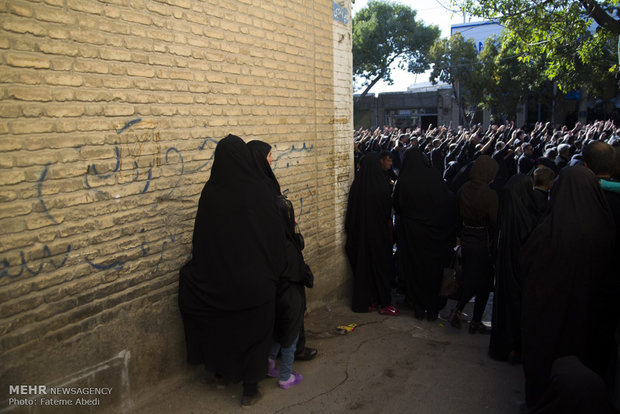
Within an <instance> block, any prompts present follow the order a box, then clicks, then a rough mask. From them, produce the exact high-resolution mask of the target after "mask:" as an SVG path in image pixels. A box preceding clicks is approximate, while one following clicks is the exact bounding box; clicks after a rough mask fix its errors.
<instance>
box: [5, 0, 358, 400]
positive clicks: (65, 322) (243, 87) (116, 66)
mask: <svg viewBox="0 0 620 414" xmlns="http://www.w3.org/2000/svg"><path fill="white" fill-rule="evenodd" d="M0 15H1V20H0V21H1V26H0V31H1V35H0V62H1V65H0V88H1V93H2V95H1V103H0V117H1V118H2V122H0V134H1V136H0V150H1V151H2V155H3V156H2V157H0V201H1V204H0V235H1V237H2V238H1V242H0V312H1V313H0V315H1V316H0V332H2V335H1V336H0V356H1V359H2V364H1V366H0V382H1V383H2V384H5V385H15V387H17V385H19V384H22V385H23V384H26V385H29V386H31V385H32V386H35V385H36V386H39V385H41V386H44V387H47V389H51V388H53V387H82V386H90V387H111V388H112V389H113V391H112V392H111V394H109V395H103V396H102V397H101V398H100V404H99V405H98V406H96V407H92V409H93V410H94V411H95V412H96V411H98V410H105V409H112V410H113V411H114V412H130V411H131V408H132V404H133V401H134V400H135V397H136V395H138V394H139V393H140V392H141V391H142V390H144V389H146V388H148V387H149V386H152V385H153V384H155V383H157V382H158V381H160V380H162V379H165V378H169V377H171V376H174V375H178V374H182V373H183V372H184V370H186V369H187V367H186V364H185V349H184V338H183V328H182V324H181V319H180V315H179V312H178V307H177V303H176V295H177V285H178V283H177V282H178V272H179V269H180V267H181V266H182V265H183V264H184V263H185V262H186V261H187V260H188V258H189V254H190V251H191V237H192V231H193V223H194V216H195V213H196V208H197V203H198V198H199V195H200V191H201V189H202V187H203V185H204V183H205V182H206V180H207V179H208V177H209V171H210V166H211V163H212V161H213V151H214V148H215V145H216V144H217V142H218V140H220V139H221V138H223V137H224V136H226V135H227V134H229V133H232V134H235V135H239V136H241V137H243V138H244V139H245V140H246V141H247V140H251V139H261V140H264V141H267V142H269V143H271V144H272V146H273V148H274V150H273V152H274V156H275V158H276V163H275V166H274V171H275V174H276V176H277V177H278V178H279V180H280V182H281V184H282V188H283V190H284V191H285V192H286V194H287V195H288V197H289V199H291V200H292V201H293V203H294V206H295V210H296V214H297V216H298V219H299V224H300V227H301V230H302V232H303V233H304V235H305V237H306V245H307V247H306V251H305V255H306V259H307V261H308V262H309V264H310V265H311V267H312V269H313V271H314V273H315V276H316V287H315V288H314V289H313V290H310V291H309V307H310V309H312V308H313V307H317V306H320V305H321V304H323V303H325V302H328V301H330V300H332V299H334V298H336V297H338V296H339V295H341V294H342V292H343V290H344V288H345V286H346V285H347V272H348V270H347V269H348V268H347V265H346V259H345V258H344V255H343V252H342V250H343V249H342V245H343V235H342V222H343V216H344V210H345V203H346V194H347V191H348V188H349V184H350V182H351V180H352V166H353V161H352V145H351V131H352V127H353V112H352V85H351V78H352V56H351V18H350V2H349V1H348V0H347V1H340V2H332V1H330V0H321V1H309V0H287V1H284V0H273V1H263V0H239V1H237V0H234V1H233V0H211V1H199V0H170V1H166V2H161V1H155V0H131V1H130V0H119V1H110V2H108V1H98V2H95V1H83V0H46V1H43V2H34V1H33V2H31V1H20V0H9V1H6V2H3V3H2V6H0ZM231 248H233V246H231ZM240 260H242V257H241V258H240ZM15 387H3V388H2V389H0V404H2V405H1V406H0V410H1V409H6V410H8V412H13V411H15V412H21V411H19V410H22V409H23V407H18V406H15V405H8V400H9V398H10V397H15V395H13V394H15V393H16V392H17V393H18V390H19V388H15ZM40 390H41V389H39V388H37V389H35V391H34V393H27V395H26V396H25V397H34V396H36V395H37V393H38V392H39V391H40ZM18 394H19V393H18ZM19 396H20V397H24V395H19ZM28 412H37V411H36V408H35V411H28ZM67 412H69V411H67Z"/></svg>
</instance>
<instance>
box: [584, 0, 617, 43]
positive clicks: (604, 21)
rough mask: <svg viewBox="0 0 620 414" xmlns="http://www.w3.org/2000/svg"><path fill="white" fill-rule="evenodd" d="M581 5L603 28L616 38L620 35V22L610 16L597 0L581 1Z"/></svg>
mask: <svg viewBox="0 0 620 414" xmlns="http://www.w3.org/2000/svg"><path fill="white" fill-rule="evenodd" d="M579 3H581V5H582V6H583V7H584V8H585V9H586V13H588V15H589V16H590V17H592V18H593V19H594V21H595V22H596V23H598V24H599V25H600V26H601V27H602V28H604V29H605V30H608V31H610V32H611V33H613V34H615V35H616V36H618V35H620V20H616V19H614V18H613V17H612V16H610V15H609V14H608V13H607V12H606V11H605V10H603V8H602V7H601V5H600V4H598V3H597V2H596V1H595V0H579Z"/></svg>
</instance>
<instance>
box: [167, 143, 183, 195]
mask: <svg viewBox="0 0 620 414" xmlns="http://www.w3.org/2000/svg"><path fill="white" fill-rule="evenodd" d="M170 154H176V156H177V157H179V164H180V165H181V169H180V171H179V174H178V176H179V177H178V178H177V180H176V182H175V183H174V185H173V186H172V188H171V189H170V191H169V192H168V194H167V196H168V197H170V196H171V195H172V192H173V191H174V190H175V189H176V188H177V186H178V185H179V183H180V182H181V179H182V178H183V174H184V173H185V162H184V161H183V155H182V154H181V152H180V151H179V150H178V149H176V148H174V147H170V148H168V150H167V151H166V157H165V161H166V165H169V164H170V160H169V157H170Z"/></svg>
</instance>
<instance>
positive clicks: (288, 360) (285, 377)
mask: <svg viewBox="0 0 620 414" xmlns="http://www.w3.org/2000/svg"><path fill="white" fill-rule="evenodd" d="M296 344H297V338H295V341H293V344H292V345H291V346H290V347H288V348H282V347H281V346H280V344H279V343H277V342H274V343H273V345H272V346H271V353H270V354H269V360H268V362H269V371H268V372H267V375H269V376H270V377H272V378H276V377H278V379H279V381H278V385H280V388H282V389H285V390H288V389H289V388H291V387H292V386H294V385H297V384H299V383H300V382H301V380H302V379H303V377H302V376H301V374H299V373H297V372H296V371H293V369H292V367H293V360H294V359H295V345H296ZM280 351H282V355H281V357H280V370H279V371H278V368H277V367H276V357H277V356H278V352H280Z"/></svg>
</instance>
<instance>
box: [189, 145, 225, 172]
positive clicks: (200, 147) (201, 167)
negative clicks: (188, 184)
mask: <svg viewBox="0 0 620 414" xmlns="http://www.w3.org/2000/svg"><path fill="white" fill-rule="evenodd" d="M218 142H219V140H217V139H213V138H205V139H204V140H203V141H202V144H200V146H198V151H204V150H205V148H207V149H211V148H209V147H210V146H207V144H209V143H211V144H213V148H215V146H217V143H218ZM214 156H215V151H212V152H211V156H210V157H209V158H207V159H206V161H205V162H204V163H203V164H201V165H199V166H198V167H196V168H195V169H193V170H191V171H187V172H188V173H190V174H192V173H195V172H198V171H200V170H202V169H203V168H205V167H206V166H207V165H209V164H210V163H211V162H212V161H213V157H214Z"/></svg>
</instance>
